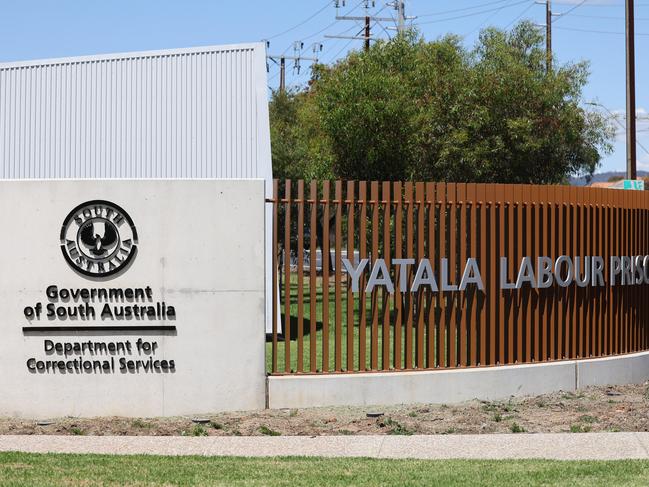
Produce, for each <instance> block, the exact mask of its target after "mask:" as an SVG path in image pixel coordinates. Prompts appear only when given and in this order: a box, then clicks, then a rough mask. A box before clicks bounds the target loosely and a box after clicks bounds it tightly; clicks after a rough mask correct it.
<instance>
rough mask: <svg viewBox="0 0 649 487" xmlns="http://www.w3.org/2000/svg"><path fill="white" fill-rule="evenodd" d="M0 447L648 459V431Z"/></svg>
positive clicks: (80, 440)
mask: <svg viewBox="0 0 649 487" xmlns="http://www.w3.org/2000/svg"><path fill="white" fill-rule="evenodd" d="M0 451H22V452H33V453H48V452H55V453H102V454H123V455H132V454H151V455H207V456H245V457H269V456H322V457H372V458H418V459H449V458H472V459H517V458H518V459H520V458H547V459H558V460H619V459H649V433H554V434H542V433H539V434H521V433H519V434H491V435H486V434H485V435H426V436H423V435H422V436H318V437H308V436H275V437H269V436H248V437H237V436H211V437H197V438H195V437H179V436H49V435H32V436H0Z"/></svg>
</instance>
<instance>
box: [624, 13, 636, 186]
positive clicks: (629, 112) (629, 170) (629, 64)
mask: <svg viewBox="0 0 649 487" xmlns="http://www.w3.org/2000/svg"><path fill="white" fill-rule="evenodd" d="M625 17H626V177H627V179H635V178H636V131H635V28H634V19H633V0H626V16H625Z"/></svg>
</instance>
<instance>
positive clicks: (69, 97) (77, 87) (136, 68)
mask: <svg viewBox="0 0 649 487" xmlns="http://www.w3.org/2000/svg"><path fill="white" fill-rule="evenodd" d="M265 66H266V65H265V52H264V46H263V44H261V43H259V44H242V45H232V46H209V47H199V48H191V49H177V50H166V51H149V52H139V53H126V54H111V55H101V56H88V57H78V58H65V59H51V60H39V61H27V62H18V63H7V64H0V178H3V179H24V178H42V179H46V178H264V179H270V178H271V175H272V169H271V158H270V131H269V126H268V105H267V97H266V68H265Z"/></svg>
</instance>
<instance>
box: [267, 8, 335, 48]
mask: <svg viewBox="0 0 649 487" xmlns="http://www.w3.org/2000/svg"><path fill="white" fill-rule="evenodd" d="M331 3H332V1H331V0H327V3H325V5H324V6H323V7H322V8H321V9H320V10H318V11H317V12H316V13H314V14H312V15H311V16H309V17H307V18H306V19H304V20H303V21H302V22H300V23H299V24H296V25H294V26H293V27H291V28H290V29H286V30H285V31H284V32H280V33H279V34H275V35H274V36H270V37H266V40H267V41H269V40H271V39H275V38H276V37H280V36H283V35H284V34H288V33H289V32H292V31H294V30H295V29H297V28H298V27H302V26H303V25H304V24H306V23H307V22H309V21H310V20H311V19H313V18H315V17H317V16H318V15H319V14H321V13H322V12H324V11H325V10H326V9H327V7H329V5H331Z"/></svg>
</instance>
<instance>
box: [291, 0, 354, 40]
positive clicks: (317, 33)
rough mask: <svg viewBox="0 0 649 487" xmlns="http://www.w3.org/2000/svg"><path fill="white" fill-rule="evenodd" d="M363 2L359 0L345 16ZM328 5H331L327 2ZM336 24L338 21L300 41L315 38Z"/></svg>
mask: <svg viewBox="0 0 649 487" xmlns="http://www.w3.org/2000/svg"><path fill="white" fill-rule="evenodd" d="M363 1H364V0H361V1H360V2H358V3H357V4H356V6H355V7H354V8H352V9H351V10H349V11H348V12H347V13H346V14H345V15H349V14H351V13H353V12H354V11H355V10H356V9H357V8H358V7H360V6H361V5H362V4H363ZM329 3H331V2H329ZM337 23H338V21H337V20H334V21H333V22H332V23H331V24H329V25H328V26H326V27H325V28H323V29H320V30H319V31H318V32H316V33H314V34H311V35H308V36H306V37H304V38H303V39H302V40H303V41H306V40H307V39H311V38H312V37H315V36H317V35H319V34H322V33H323V32H324V31H326V30H327V29H329V28H331V27H333V26H334V25H336V24H337Z"/></svg>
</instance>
